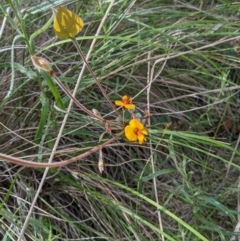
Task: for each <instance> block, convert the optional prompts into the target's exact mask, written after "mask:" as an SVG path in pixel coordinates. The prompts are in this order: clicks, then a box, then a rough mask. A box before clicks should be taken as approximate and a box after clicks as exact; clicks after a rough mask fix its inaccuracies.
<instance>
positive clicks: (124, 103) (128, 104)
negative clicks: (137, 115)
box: [115, 95, 135, 110]
mask: <svg viewBox="0 0 240 241" xmlns="http://www.w3.org/2000/svg"><path fill="white" fill-rule="evenodd" d="M115 105H116V106H121V107H123V108H125V109H130V110H134V109H135V105H134V104H132V98H130V97H128V96H127V95H124V96H123V97H122V100H116V101H115Z"/></svg>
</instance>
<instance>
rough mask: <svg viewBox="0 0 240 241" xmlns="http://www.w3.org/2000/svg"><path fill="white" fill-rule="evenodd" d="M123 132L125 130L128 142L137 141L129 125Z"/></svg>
mask: <svg viewBox="0 0 240 241" xmlns="http://www.w3.org/2000/svg"><path fill="white" fill-rule="evenodd" d="M124 130H125V136H126V137H127V139H128V140H129V141H136V140H137V138H138V137H137V135H136V134H135V132H134V129H133V128H132V127H131V126H130V125H127V126H126V127H125V129H124Z"/></svg>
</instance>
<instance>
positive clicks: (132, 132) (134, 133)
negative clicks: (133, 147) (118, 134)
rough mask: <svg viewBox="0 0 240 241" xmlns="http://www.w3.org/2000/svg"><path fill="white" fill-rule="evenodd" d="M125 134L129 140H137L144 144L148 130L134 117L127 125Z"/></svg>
mask: <svg viewBox="0 0 240 241" xmlns="http://www.w3.org/2000/svg"><path fill="white" fill-rule="evenodd" d="M124 131H125V136H126V137H127V139H128V140H129V141H137V140H138V143H139V144H142V143H143V142H144V141H146V138H145V135H147V134H148V133H147V130H146V129H145V127H144V126H143V124H142V123H141V122H140V121H139V120H137V119H132V120H131V121H130V122H129V124H128V125H127V126H126V127H125V129H124Z"/></svg>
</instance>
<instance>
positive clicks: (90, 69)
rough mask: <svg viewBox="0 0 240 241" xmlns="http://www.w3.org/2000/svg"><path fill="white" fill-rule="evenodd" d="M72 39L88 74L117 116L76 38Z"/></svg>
mask: <svg viewBox="0 0 240 241" xmlns="http://www.w3.org/2000/svg"><path fill="white" fill-rule="evenodd" d="M72 41H73V43H74V45H75V47H76V48H77V50H78V52H79V54H80V56H81V58H82V60H83V61H84V63H85V64H86V66H87V68H88V70H89V72H90V74H91V75H92V77H93V79H94V80H95V82H96V84H97V85H98V87H99V89H100V90H101V92H102V94H103V96H104V97H105V98H106V100H107V101H108V103H109V104H110V106H111V107H112V109H113V110H114V111H115V113H116V114H117V115H118V116H120V114H119V112H118V110H117V108H116V107H115V105H114V104H113V103H112V101H111V100H110V99H109V97H108V96H107V94H106V92H105V90H104V89H103V87H102V85H101V84H100V82H99V80H98V78H97V76H96V75H95V74H94V72H93V70H92V68H91V66H90V65H89V63H88V61H87V60H86V58H85V56H84V54H83V52H82V50H81V49H80V47H79V45H78V42H77V41H76V39H72Z"/></svg>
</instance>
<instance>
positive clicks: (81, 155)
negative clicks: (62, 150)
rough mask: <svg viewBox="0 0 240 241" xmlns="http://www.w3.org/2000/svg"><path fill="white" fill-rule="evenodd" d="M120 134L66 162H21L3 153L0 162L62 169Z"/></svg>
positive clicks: (21, 160)
mask: <svg viewBox="0 0 240 241" xmlns="http://www.w3.org/2000/svg"><path fill="white" fill-rule="evenodd" d="M122 134H123V131H121V132H120V133H118V134H117V135H116V136H114V137H113V138H111V139H109V140H108V141H106V142H104V143H103V144H102V145H98V146H95V147H93V148H92V149H91V150H89V151H87V152H84V153H82V154H80V155H78V156H76V157H72V158H70V159H68V160H66V161H61V162H52V163H39V162H31V161H26V160H23V159H21V158H18V157H13V156H9V155H6V154H3V153H0V160H1V159H2V160H3V161H8V162H11V163H14V164H17V165H21V166H26V167H35V168H47V167H62V166H66V165H68V164H70V163H73V162H76V161H78V160H80V159H82V158H84V157H87V156H89V155H90V154H92V153H94V152H96V151H98V150H100V149H101V148H103V147H106V146H107V145H109V144H110V143H112V142H113V141H115V140H116V139H117V138H118V137H120V136H121V135H122Z"/></svg>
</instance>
